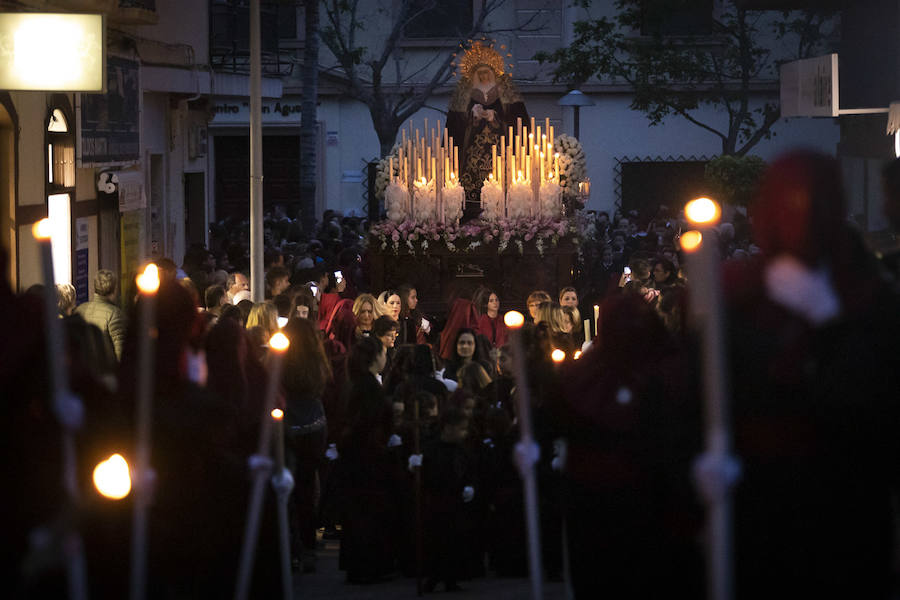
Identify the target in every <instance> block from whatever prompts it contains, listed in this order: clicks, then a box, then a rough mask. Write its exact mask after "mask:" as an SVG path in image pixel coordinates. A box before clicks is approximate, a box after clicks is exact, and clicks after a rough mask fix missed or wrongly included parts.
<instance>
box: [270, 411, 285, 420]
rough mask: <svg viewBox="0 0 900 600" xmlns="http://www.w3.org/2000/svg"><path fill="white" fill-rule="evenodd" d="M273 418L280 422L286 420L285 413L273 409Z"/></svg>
mask: <svg viewBox="0 0 900 600" xmlns="http://www.w3.org/2000/svg"><path fill="white" fill-rule="evenodd" d="M272 418H273V419H275V420H276V421H280V420H281V419H283V418H284V411H283V410H281V409H280V408H273V409H272Z"/></svg>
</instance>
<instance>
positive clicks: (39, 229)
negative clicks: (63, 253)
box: [31, 218, 53, 240]
mask: <svg viewBox="0 0 900 600" xmlns="http://www.w3.org/2000/svg"><path fill="white" fill-rule="evenodd" d="M52 232H53V225H51V224H50V219H47V218H43V219H41V220H40V221H38V222H37V223H35V224H34V225H32V226H31V234H32V235H33V236H34V237H35V239H38V240H49V239H50V235H51V233H52Z"/></svg>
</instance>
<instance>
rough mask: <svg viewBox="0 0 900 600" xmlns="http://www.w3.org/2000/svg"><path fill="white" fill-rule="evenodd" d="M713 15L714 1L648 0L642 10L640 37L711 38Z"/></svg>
mask: <svg viewBox="0 0 900 600" xmlns="http://www.w3.org/2000/svg"><path fill="white" fill-rule="evenodd" d="M712 15H713V0H647V1H646V2H645V3H644V6H643V7H642V9H641V35H664V36H703V35H710V34H711V33H712V26H713V18H712Z"/></svg>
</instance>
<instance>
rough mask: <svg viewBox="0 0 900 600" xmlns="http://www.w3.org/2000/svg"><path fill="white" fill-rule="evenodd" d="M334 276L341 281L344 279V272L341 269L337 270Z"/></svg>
mask: <svg viewBox="0 0 900 600" xmlns="http://www.w3.org/2000/svg"><path fill="white" fill-rule="evenodd" d="M334 278H335V279H337V280H338V281H341V280H343V279H344V274H343V273H342V272H340V271H335V272H334Z"/></svg>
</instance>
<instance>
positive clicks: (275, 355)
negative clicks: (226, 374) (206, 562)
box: [234, 332, 290, 600]
mask: <svg viewBox="0 0 900 600" xmlns="http://www.w3.org/2000/svg"><path fill="white" fill-rule="evenodd" d="M289 346H290V342H289V341H288V338H287V336H286V335H284V334H283V333H281V332H278V333H276V334H275V335H273V336H272V337H271V338H270V339H269V354H268V364H267V365H266V366H267V367H268V371H269V377H268V382H267V385H266V395H265V400H264V403H263V414H262V421H261V422H260V426H259V445H258V446H257V449H256V455H257V457H260V458H262V459H267V458H269V456H270V455H271V452H270V451H271V443H272V419H271V414H272V410H273V409H274V408H275V397H276V395H277V393H278V389H279V387H280V386H281V367H282V361H283V359H284V353H285V352H286V351H287V349H288V347H289ZM267 475H268V472H267V470H265V469H262V468H258V469H257V470H256V471H255V472H254V473H253V488H252V489H251V492H250V505H249V507H248V509H247V523H246V525H245V527H244V543H243V545H242V546H241V558H240V563H239V566H238V580H237V590H236V591H235V596H234V597H235V598H236V600H246V598H247V596H248V594H249V592H250V579H251V577H250V576H251V573H252V571H253V561H254V557H255V553H256V542H257V538H258V537H259V522H260V518H261V516H262V515H261V513H262V507H263V500H264V498H265V486H266V478H267ZM289 560H290V559H289ZM288 568H290V564H288Z"/></svg>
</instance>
